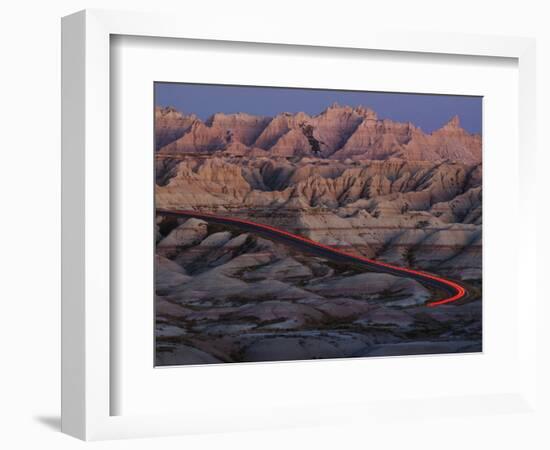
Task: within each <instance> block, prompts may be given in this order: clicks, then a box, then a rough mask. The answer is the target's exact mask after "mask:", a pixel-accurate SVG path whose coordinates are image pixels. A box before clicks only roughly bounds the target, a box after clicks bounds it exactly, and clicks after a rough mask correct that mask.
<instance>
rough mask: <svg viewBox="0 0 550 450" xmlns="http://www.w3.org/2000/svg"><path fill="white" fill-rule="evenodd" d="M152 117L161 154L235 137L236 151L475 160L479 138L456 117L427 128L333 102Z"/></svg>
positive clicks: (203, 149) (218, 148)
mask: <svg viewBox="0 0 550 450" xmlns="http://www.w3.org/2000/svg"><path fill="white" fill-rule="evenodd" d="M155 117H156V132H157V138H156V142H157V149H159V152H160V153H161V154H164V155H181V154H204V153H207V154H212V153H215V152H223V151H225V150H227V149H228V148H229V147H230V146H231V144H232V143H235V142H238V143H240V144H242V146H241V150H243V149H246V150H248V151H252V150H253V149H260V150H265V151H268V152H269V153H270V154H271V155H273V156H285V157H290V156H299V157H304V156H314V157H321V158H330V159H340V160H345V159H348V158H351V159H354V160H385V159H388V158H390V157H397V158H401V159H405V160H409V161H442V160H452V161H458V162H462V163H467V164H476V163H480V162H481V137H480V136H479V135H472V134H469V133H468V132H466V131H465V130H464V129H463V128H461V126H460V121H459V118H458V117H457V116H455V117H453V118H452V119H450V120H449V122H448V123H447V124H446V125H444V126H443V127H442V128H440V129H439V130H436V131H434V132H433V133H424V132H423V131H422V130H421V129H419V128H417V127H415V126H414V125H413V124H412V123H399V122H394V121H391V120H380V119H379V118H378V116H377V115H376V113H375V112H374V111H372V110H370V109H366V108H362V107H356V108H351V107H349V106H339V105H336V104H335V105H332V106H330V107H329V108H327V109H326V110H325V111H323V112H322V113H321V114H319V115H317V116H313V117H312V116H309V115H308V114H305V113H297V114H290V113H282V114H279V115H277V116H275V117H273V118H269V117H256V116H251V115H249V114H245V113H238V114H222V113H218V114H214V115H213V116H212V117H211V118H210V119H208V120H207V121H206V122H203V121H201V120H200V119H198V118H197V117H196V116H194V115H184V114H182V113H178V112H177V111H175V110H174V109H173V108H157V109H156V113H155Z"/></svg>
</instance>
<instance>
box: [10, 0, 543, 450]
mask: <svg viewBox="0 0 550 450" xmlns="http://www.w3.org/2000/svg"><path fill="white" fill-rule="evenodd" d="M545 4H546V2H543V1H536V0H522V1H506V0H487V1H480V0H461V1H446V2H445V1H441V0H417V1H411V0H391V1H387V2H383V1H380V0H378V1H376V2H374V1H370V0H368V1H367V0H362V1H355V2H353V1H347V0H340V1H338V2H334V1H331V2H322V1H321V0H317V1H315V2H313V1H311V2H306V1H302V2H299V1H297V0H277V1H271V2H261V1H255V2H246V1H244V0H232V1H225V2H224V1H222V0H220V1H218V0H208V1H205V2H202V3H200V2H198V1H194V2H185V1H184V0H179V1H178V0H174V1H168V0H164V1H163V0H155V1H153V0H148V1H147V0H133V1H131V0H110V1H107V0H88V1H81V0H72V1H69V0H57V1H49V2H46V1H38V0H19V1H17V2H15V1H12V2H10V3H7V2H4V4H3V7H2V10H1V12H0V33H1V39H0V49H1V55H2V61H3V62H2V67H1V68H0V79H1V82H0V89H1V95H0V102H1V106H2V107H1V108H0V124H1V125H0V130H1V134H0V145H1V150H0V151H1V153H0V154H1V157H2V165H1V167H2V170H1V176H0V183H1V190H0V193H1V196H2V197H1V198H2V203H1V204H2V210H3V214H2V220H1V221H0V226H1V228H2V229H1V232H0V252H1V253H0V255H1V259H0V264H1V265H2V267H1V269H2V270H1V271H0V274H2V276H1V280H2V282H1V283H0V301H1V303H0V342H1V349H2V353H1V355H2V359H1V363H0V364H1V367H2V370H1V372H0V416H1V417H0V423H1V424H2V426H1V427H0V430H1V431H0V446H2V447H3V448H8V449H18V448H58V449H72V448H81V447H83V446H84V445H85V444H84V443H82V442H80V441H77V440H74V439H72V438H69V437H67V436H64V435H62V434H60V433H59V431H58V429H59V392H60V390H59V343H60V333H59V328H60V323H59V315H60V288H59V286H60V280H59V276H60V271H59V264H60V262H59V253H60V252H59V244H60V239H59V236H60V233H59V225H60V220H59V212H60V208H59V203H60V198H59V194H60V182H59V179H60V171H59V166H60V56H61V55H60V17H61V16H63V15H66V14H69V13H72V12H74V11H76V10H79V9H83V8H106V9H132V10H143V11H153V10H169V11H179V14H185V15H196V17H197V20H201V21H204V24H205V27H208V26H209V25H208V18H209V17H210V16H212V15H222V16H226V17H227V20H231V21H235V23H236V26H238V25H237V24H245V23H246V22H247V21H248V20H251V21H252V20H253V21H274V22H276V23H280V24H281V33H284V30H285V28H288V27H300V28H302V29H304V30H307V28H308V27H323V28H326V30H327V33H344V32H345V30H346V29H347V28H348V27H358V28H365V29H367V28H368V27H369V26H371V25H372V24H378V25H380V24H381V23H382V24H387V26H388V27H389V28H401V29H409V30H425V31H457V32H471V33H479V34H502V35H520V36H532V37H537V39H538V58H539V59H538V64H539V66H538V93H539V104H538V123H539V126H538V130H539V134H538V141H539V154H540V155H539V157H540V163H539V195H540V198H539V201H538V204H539V206H540V214H541V215H540V225H541V226H540V229H541V231H542V230H544V229H545V228H548V225H547V224H548V220H547V219H548V218H549V217H550V215H549V214H548V212H547V211H546V209H548V206H549V204H550V201H549V198H550V191H549V189H548V183H547V182H546V179H545V172H546V171H547V170H548V167H550V158H549V156H548V142H547V139H545V137H546V129H547V124H549V123H550V106H549V105H550V95H549V91H550V87H549V80H550V28H549V27H548V19H549V18H550V14H549V12H548V11H546V10H545V6H546V5H545ZM545 144H546V145H545ZM539 239H540V241H539V242H540V246H541V250H540V253H539V271H540V272H539V273H540V275H541V279H544V275H546V274H545V273H543V270H544V269H543V267H542V263H543V258H542V257H543V255H545V250H544V249H546V250H549V247H548V238H546V237H544V238H543V236H540V237H539ZM546 311H548V308H546ZM541 337H542V338H544V343H545V345H544V347H543V348H540V349H539V351H540V352H541V355H550V351H549V346H548V343H549V342H550V339H549V333H548V331H546V330H545V329H543V330H541ZM541 363H542V364H543V366H544V369H545V374H546V375H548V372H549V371H548V358H547V357H545V358H544V360H541ZM548 379H550V376H549V377H548V378H546V380H548ZM543 384H544V383H543ZM547 398H548V397H547ZM546 425H547V424H546ZM544 426H545V424H544V423H537V422H536V421H533V420H530V419H529V418H528V417H514V416H512V415H503V416H499V417H478V418H467V419H466V418H457V419H456V420H449V419H446V420H440V421H434V422H430V423H423V422H420V421H418V420H416V421H415V420H414V418H412V420H411V421H404V422H403V424H402V425H400V426H399V427H398V429H396V426H395V424H393V425H392V426H391V427H390V426H388V427H380V426H378V427H377V428H376V429H373V428H371V427H369V424H368V423H365V426H364V428H363V429H362V430H357V429H348V428H346V427H338V428H336V427H335V428H323V429H318V428H317V429H300V430H281V431H279V432H269V433H268V432H254V433H246V434H243V433H241V434H238V433H235V434H230V435H210V436H190V437H181V438H164V439H160V440H154V441H153V440H139V441H132V442H128V441H118V442H101V443H94V444H88V445H93V446H94V447H95V448H102V449H103V448H115V449H118V448H129V447H130V446H131V447H132V448H136V449H141V448H144V449H145V448H151V447H153V446H164V447H165V448H182V447H184V446H187V448H193V449H196V448H206V449H218V448H221V449H224V448H227V449H229V448H243V449H248V448H250V449H257V448H266V449H279V448H281V447H286V448H300V447H304V448H306V447H307V448H310V447H311V448H312V447H317V448H335V447H336V448H343V447H344V446H346V447H347V446H361V447H365V448H367V447H373V448H380V449H382V448H401V447H403V446H404V445H406V446H407V447H410V448H417V447H418V448H423V449H428V448H441V447H443V448H445V449H455V448H456V449H464V448H467V447H472V448H500V449H507V448H510V449H516V448H529V449H537V448H548V445H549V440H550V438H548V437H547V433H543V432H541V431H540V430H543V429H544V428H543V427H544ZM542 436H545V438H544V440H543V438H542ZM398 442H400V445H399V447H397V445H398Z"/></svg>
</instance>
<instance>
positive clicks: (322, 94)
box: [155, 82, 482, 134]
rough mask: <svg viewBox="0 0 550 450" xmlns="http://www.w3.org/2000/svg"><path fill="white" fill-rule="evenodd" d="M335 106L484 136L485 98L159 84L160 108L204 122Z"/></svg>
mask: <svg viewBox="0 0 550 450" xmlns="http://www.w3.org/2000/svg"><path fill="white" fill-rule="evenodd" d="M335 102H336V103H339V104H340V105H349V106H358V105H363V106H365V107H368V108H371V109H373V110H375V111H376V112H377V113H378V117H379V118H381V119H392V120H396V121H399V122H407V121H410V122H412V123H414V124H415V125H416V126H419V127H420V128H422V129H423V130H424V131H426V132H432V131H433V130H436V129H437V128H440V127H441V126H442V125H444V124H445V123H447V122H448V121H449V119H451V118H452V117H453V116H455V115H457V116H459V118H460V122H461V124H462V127H463V128H464V129H466V130H467V131H469V132H470V133H479V134H481V130H482V125H481V124H482V97H474V96H459V95H434V94H402V93H386V92H367V91H345V90H326V89H295V88H271V87H254V86H227V85H211V84H210V85H209V84H188V83H164V82H157V83H155V104H156V106H173V107H175V108H177V109H178V110H180V111H182V112H185V113H195V114H196V115H197V116H199V117H200V118H201V119H203V120H204V119H207V118H208V117H209V116H211V115H212V114H214V113H217V112H224V113H237V112H246V113H249V114H255V115H264V116H274V115H276V114H279V113H281V112H290V113H296V112H299V111H303V112H306V113H308V114H310V115H315V114H318V113H320V112H321V111H323V110H324V109H326V107H327V106H330V105H331V104H333V103H335Z"/></svg>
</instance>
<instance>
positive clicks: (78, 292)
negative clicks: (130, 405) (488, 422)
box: [62, 10, 540, 440]
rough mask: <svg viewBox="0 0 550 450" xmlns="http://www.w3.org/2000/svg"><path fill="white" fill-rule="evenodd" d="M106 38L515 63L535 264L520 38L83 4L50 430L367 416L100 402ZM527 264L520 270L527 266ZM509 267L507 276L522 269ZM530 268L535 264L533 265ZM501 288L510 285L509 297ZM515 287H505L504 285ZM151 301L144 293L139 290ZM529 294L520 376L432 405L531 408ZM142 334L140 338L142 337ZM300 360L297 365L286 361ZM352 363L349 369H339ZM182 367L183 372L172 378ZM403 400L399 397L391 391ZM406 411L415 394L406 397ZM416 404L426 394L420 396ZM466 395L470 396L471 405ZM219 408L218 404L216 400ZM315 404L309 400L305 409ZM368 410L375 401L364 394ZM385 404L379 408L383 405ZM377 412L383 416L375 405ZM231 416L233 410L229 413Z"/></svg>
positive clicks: (72, 88) (531, 252) (105, 385)
mask: <svg viewBox="0 0 550 450" xmlns="http://www.w3.org/2000/svg"><path fill="white" fill-rule="evenodd" d="M113 35H122V36H142V37H163V38H175V39H193V40H211V41H223V42H242V43H264V44H285V45H299V46H306V47H308V46H309V47H315V48H319V47H322V48H330V49H332V50H333V51H338V49H368V50H377V51H385V52H408V53H414V54H447V55H465V56H480V57H500V58H511V59H515V60H517V62H518V74H519V75H518V76H519V90H518V93H519V97H518V117H519V119H518V120H519V122H518V130H519V149H520V161H519V172H520V176H519V185H518V192H517V195H518V198H521V199H522V202H521V204H520V205H519V213H520V214H521V217H522V221H521V224H520V227H521V228H520V229H521V230H523V232H522V233H520V237H517V238H515V239H516V240H515V241H514V243H513V245H515V246H517V252H518V261H526V260H530V261H535V260H536V258H535V253H536V236H535V234H534V233H532V232H531V231H530V230H532V229H534V228H535V220H536V218H535V211H536V208H535V207H534V204H533V202H534V201H535V198H536V196H535V195H534V194H533V191H534V189H535V187H534V184H533V182H532V179H531V176H530V174H531V173H534V168H535V164H536V160H535V145H536V142H535V123H536V120H535V98H536V91H535V89H536V88H535V42H534V40H532V39H527V38H512V37H488V36H472V35H455V34H436V33H426V34H420V33H395V32H387V31H384V30H375V29H372V28H371V29H370V30H369V31H367V32H364V31H363V30H350V32H349V33H348V34H346V35H340V36H333V35H326V34H325V33H323V32H322V31H321V30H320V31H318V32H311V30H309V31H308V33H307V35H306V34H304V33H302V32H300V31H299V30H285V32H284V34H283V33H282V32H281V31H280V30H279V29H278V28H277V27H276V26H266V25H265V24H258V25H254V24H251V25H250V27H247V28H234V27H232V26H231V24H230V23H224V22H223V21H220V22H219V23H215V24H211V26H210V27H204V24H202V23H201V21H200V20H193V18H179V17H173V16H170V15H164V14H144V13H127V12H112V11H109V12H107V11H97V10H91V11H90V10H87V11H82V12H79V13H76V14H73V15H70V16H67V17H65V18H63V21H62V54H63V61H62V77H63V79H62V108H63V113H62V123H63V132H62V145H63V151H62V173H63V180H62V227H63V229H62V430H63V431H64V432H65V433H67V434H70V435H73V436H76V437H78V438H81V439H85V440H97V439H111V438H125V437H128V438H129V437H145V436H162V435H172V434H182V433H193V432H207V431H221V430H228V431H232V430H243V429H244V430H246V429H252V428H261V427H267V426H273V425H274V426H284V425H296V424H309V423H311V422H314V423H330V422H331V421H334V420H352V419H353V418H361V417H363V418H364V417H372V416H374V415H376V411H373V405H369V404H364V403H358V404H353V405H352V404H344V405H340V408H341V409H338V408H334V409H333V410H332V411H331V412H330V413H328V412H326V411H321V413H320V414H318V415H315V414H313V415H311V417H310V419H309V420H303V417H302V416H303V415H304V414H303V412H304V411H305V410H300V409H293V408H285V407H279V408H276V409H275V408H274V410H273V411H272V414H271V415H262V414H258V417H257V418H256V419H257V420H254V421H249V422H246V423H243V422H242V421H241V422H239V421H238V420H229V419H228V420H227V421H225V422H223V421H215V420H214V419H212V420H210V419H209V417H208V415H204V414H203V415H202V417H201V416H200V414H199V417H196V416H197V415H196V414H195V415H194V417H192V416H190V415H189V414H178V413H173V414H139V415H137V414H136V415H124V414H123V415H112V410H113V408H112V404H111V399H112V395H113V390H114V389H117V386H116V385H114V383H113V382H112V378H111V370H110V367H111V365H112V363H113V361H112V358H113V357H114V355H113V353H112V348H111V344H112V342H111V339H110V336H112V335H113V333H114V330H113V327H116V323H113V322H112V320H111V315H112V311H111V306H110V295H111V280H110V260H111V259H110V258H111V244H112V243H111V242H110V229H111V211H110V204H111V202H110V199H111V191H110V186H111V183H112V180H113V177H116V176H117V174H116V173H111V168H110V152H109V149H110V145H111V134H110V126H111V125H110V107H111V101H112V99H111V95H110V82H111V81H110V64H111V56H112V55H111V52H110V39H111V36H113ZM532 269H533V268H532V265H531V267H530V269H529V270H532ZM527 270H528V269H527V267H526V266H525V265H521V264H520V265H519V266H518V271H519V273H518V276H519V277H525V279H526V278H527V277H528V274H527ZM533 272H535V271H533ZM510 295H513V294H510ZM516 295H517V294H516ZM151 301H152V298H151ZM536 311H537V306H536V293H535V288H534V286H533V287H532V289H531V291H530V294H529V295H526V296H525V301H524V300H523V299H522V305H521V308H520V310H519V311H518V322H517V327H518V340H519V341H520V342H519V344H518V346H519V353H520V354H519V359H520V361H521V367H520V371H519V373H520V376H519V379H518V383H517V389H516V390H515V391H513V392H502V394H498V395H493V394H492V395H491V396H484V395H483V394H479V395H472V396H469V397H468V398H464V399H462V398H460V399H456V398H455V399H453V398H436V399H430V400H429V401H431V402H433V404H434V405H437V406H436V407H437V408H439V409H445V408H448V409H449V410H450V409H452V410H453V411H454V412H455V413H456V412H457V411H459V414H463V415H468V414H479V413H480V411H481V412H482V413H484V414H493V413H495V412H498V411H499V410H500V409H502V407H503V405H506V407H507V408H510V409H511V410H514V411H517V412H520V413H521V412H526V411H529V412H530V413H534V414H536V413H537V411H538V408H540V405H537V404H536V401H535V400H536V398H537V390H536V389H537V388H536V381H535V380H536V375H537V368H536V359H537V354H536V352H535V351H534V349H535V348H536V322H537V316H536ZM151 339H152V336H151ZM296 364H300V363H296ZM350 370H353V366H350ZM182 376H183V375H182ZM403 400H404V401H405V399H403ZM409 401H410V402H412V403H410V404H409V406H408V408H410V411H412V412H413V414H414V411H417V410H418V409H419V408H421V405H420V403H418V402H416V403H415V402H414V401H412V400H409ZM425 401H428V400H427V399H425ZM472 404H477V405H481V406H480V407H479V410H472ZM226 406H227V405H226ZM305 408H306V409H307V408H309V410H315V408H316V407H315V405H309V406H307V405H306V406H305ZM376 408H377V409H378V410H379V411H384V408H385V406H384V405H382V404H380V403H379V402H378V403H376ZM386 409H387V408H386ZM382 414H386V413H382ZM236 417H238V415H237V416H236Z"/></svg>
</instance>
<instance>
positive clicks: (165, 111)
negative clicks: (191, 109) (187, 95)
mask: <svg viewBox="0 0 550 450" xmlns="http://www.w3.org/2000/svg"><path fill="white" fill-rule="evenodd" d="M155 113H158V114H160V115H161V116H166V115H169V114H174V115H178V116H183V113H182V112H181V111H179V110H178V109H177V108H175V107H174V106H156V107H155Z"/></svg>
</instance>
